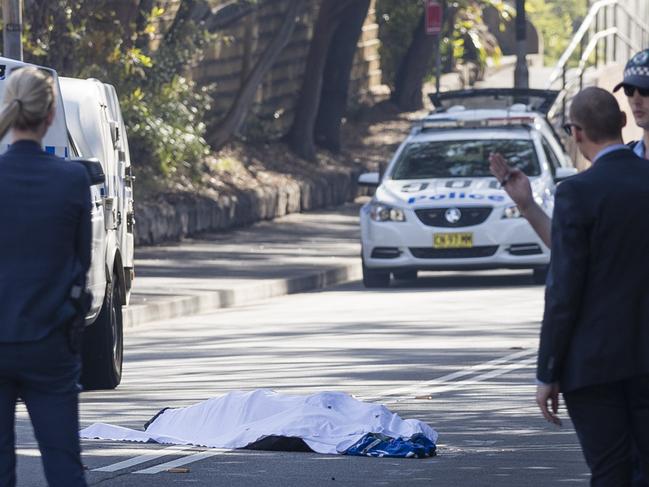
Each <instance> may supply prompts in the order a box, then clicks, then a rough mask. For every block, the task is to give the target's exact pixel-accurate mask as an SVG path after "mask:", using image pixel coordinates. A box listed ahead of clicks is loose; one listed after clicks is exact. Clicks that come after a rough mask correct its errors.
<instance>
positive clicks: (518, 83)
mask: <svg viewBox="0 0 649 487" xmlns="http://www.w3.org/2000/svg"><path fill="white" fill-rule="evenodd" d="M514 87H515V88H528V87H529V73H528V71H527V26H526V25H525V0H516V67H515V69H514Z"/></svg>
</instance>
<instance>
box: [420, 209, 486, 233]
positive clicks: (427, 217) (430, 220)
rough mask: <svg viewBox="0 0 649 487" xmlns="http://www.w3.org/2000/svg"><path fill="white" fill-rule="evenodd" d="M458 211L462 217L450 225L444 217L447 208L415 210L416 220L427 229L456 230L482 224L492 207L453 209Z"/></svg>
mask: <svg viewBox="0 0 649 487" xmlns="http://www.w3.org/2000/svg"><path fill="white" fill-rule="evenodd" d="M453 208H457V209H458V210H460V212H461V213H462V216H461V217H460V219H459V220H458V221H457V222H455V223H450V222H449V221H447V220H446V217H445V216H444V215H445V214H446V211H447V210H449V209H450V207H449V208H423V209H420V210H415V213H416V215H417V218H419V220H420V221H421V222H422V223H423V224H424V225H428V226H429V227H447V228H458V227H469V226H471V225H479V224H481V223H482V222H484V221H485V220H486V219H487V218H488V217H489V215H490V214H491V211H492V210H493V207H491V206H467V207H461V206H458V207H453Z"/></svg>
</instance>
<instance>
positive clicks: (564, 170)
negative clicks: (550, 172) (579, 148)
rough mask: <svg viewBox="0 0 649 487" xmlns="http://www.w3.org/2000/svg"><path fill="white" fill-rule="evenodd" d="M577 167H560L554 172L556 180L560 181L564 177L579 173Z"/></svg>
mask: <svg viewBox="0 0 649 487" xmlns="http://www.w3.org/2000/svg"><path fill="white" fill-rule="evenodd" d="M577 172H578V171H577V168H576V167H558V168H557V171H556V173H555V174H554V181H555V182H556V183H559V182H561V181H563V180H564V179H568V178H570V177H572V176H574V175H575V174H577Z"/></svg>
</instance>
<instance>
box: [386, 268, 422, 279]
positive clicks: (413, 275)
mask: <svg viewBox="0 0 649 487" xmlns="http://www.w3.org/2000/svg"><path fill="white" fill-rule="evenodd" d="M392 275H393V276H394V278H395V279H397V280H399V281H414V280H415V279H417V270H416V269H415V270H407V271H396V272H393V273H392Z"/></svg>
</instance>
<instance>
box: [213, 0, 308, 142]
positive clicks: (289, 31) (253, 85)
mask: <svg viewBox="0 0 649 487" xmlns="http://www.w3.org/2000/svg"><path fill="white" fill-rule="evenodd" d="M303 1H304V0H291V3H289V5H288V7H287V9H286V12H285V14H284V21H283V22H282V25H281V27H280V29H279V30H278V31H277V33H276V34H275V37H274V38H273V40H272V41H271V43H270V44H269V45H268V47H267V48H266V49H264V51H263V52H262V53H261V54H260V56H259V59H258V61H257V64H256V65H255V67H254V68H253V69H252V71H250V74H249V75H248V76H247V78H246V80H245V81H244V82H243V84H242V86H241V89H240V90H239V92H238V93H237V97H236V98H235V100H234V102H233V103H232V106H231V107H230V110H229V111H228V113H227V114H226V116H225V117H224V118H223V120H221V121H220V122H219V124H218V125H217V126H216V128H215V129H214V132H213V133H212V134H211V136H210V137H209V140H210V142H211V144H212V146H213V147H214V148H216V149H218V148H219V147H221V146H222V145H223V144H225V143H226V142H227V141H228V139H229V138H230V137H231V136H232V135H233V134H235V133H236V132H238V131H239V129H240V128H241V125H242V124H243V121H244V120H245V117H246V115H247V114H248V112H249V110H250V107H251V106H252V103H253V101H254V96H255V92H256V91H257V88H258V87H259V84H260V83H261V82H262V80H263V79H264V77H265V76H266V73H267V72H268V71H269V70H270V68H272V66H273V64H274V63H275V60H276V59H277V56H278V55H279V54H280V52H282V50H283V49H284V47H285V46H286V44H288V41H289V40H290V38H291V36H292V35H293V30H294V29H295V23H296V22H295V17H296V15H297V13H298V8H299V7H300V6H301V5H302V4H303Z"/></svg>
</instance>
